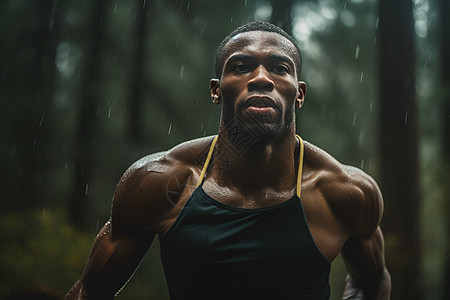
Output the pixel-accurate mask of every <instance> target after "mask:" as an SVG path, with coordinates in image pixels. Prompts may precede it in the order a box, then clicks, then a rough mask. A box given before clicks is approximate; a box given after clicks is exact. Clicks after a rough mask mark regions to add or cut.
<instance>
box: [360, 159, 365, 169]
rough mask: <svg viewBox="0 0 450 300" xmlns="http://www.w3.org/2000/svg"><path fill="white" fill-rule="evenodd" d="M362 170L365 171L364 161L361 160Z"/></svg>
mask: <svg viewBox="0 0 450 300" xmlns="http://www.w3.org/2000/svg"><path fill="white" fill-rule="evenodd" d="M360 169H361V170H363V169H364V159H362V160H361V167H360Z"/></svg>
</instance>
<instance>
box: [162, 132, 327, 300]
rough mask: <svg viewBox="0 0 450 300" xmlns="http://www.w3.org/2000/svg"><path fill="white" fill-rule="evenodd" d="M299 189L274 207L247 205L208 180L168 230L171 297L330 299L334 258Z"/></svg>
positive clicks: (165, 241) (166, 243)
mask: <svg viewBox="0 0 450 300" xmlns="http://www.w3.org/2000/svg"><path fill="white" fill-rule="evenodd" d="M298 138H299V139H300V155H299V168H298V179H297V194H296V195H294V196H293V197H292V198H291V199H289V200H287V201H285V202H283V203H280V204H277V205H273V206H270V207H264V208H258V209H243V208H237V207H232V206H228V205H225V204H223V203H221V202H218V201H216V200H214V199H213V198H211V197H209V196H208V195H207V194H206V193H205V192H204V191H203V189H202V187H201V183H202V182H203V178H204V175H205V172H206V169H207V167H208V164H209V161H210V159H211V156H212V152H213V150H214V145H215V142H216V141H217V137H216V138H215V139H214V141H213V143H212V144H211V148H210V151H209V154H208V157H207V159H206V162H205V165H204V167H203V170H202V173H201V175H200V179H199V181H198V184H197V188H196V189H195V191H194V192H193V193H192V195H191V196H190V198H189V200H188V201H187V202H186V204H185V206H184V207H183V209H182V211H181V213H180V215H179V216H178V218H177V219H176V221H175V222H174V224H172V226H171V227H170V229H169V230H168V231H167V233H166V234H165V235H164V236H160V243H161V258H162V262H163V266H164V272H165V274H166V279H167V284H168V288H169V295H170V299H172V300H178V299H210V300H214V299H230V300H231V299H299V300H301V299H315V300H322V299H329V297H330V287H329V284H328V278H329V274H330V262H329V261H328V259H327V258H326V257H325V256H324V255H323V254H322V253H321V252H320V250H319V248H318V247H317V245H316V244H315V242H314V240H313V238H312V236H311V233H310V231H309V227H308V224H307V222H306V219H305V214H304V212H303V207H302V204H301V201H300V192H301V174H302V165H303V141H302V140H301V138H300V137H298Z"/></svg>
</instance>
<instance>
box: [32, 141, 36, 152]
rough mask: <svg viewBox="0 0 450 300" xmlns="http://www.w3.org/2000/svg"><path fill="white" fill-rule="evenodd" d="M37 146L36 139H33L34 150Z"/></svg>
mask: <svg viewBox="0 0 450 300" xmlns="http://www.w3.org/2000/svg"><path fill="white" fill-rule="evenodd" d="M35 147H36V139H34V141H33V147H32V149H33V150H34V148H35Z"/></svg>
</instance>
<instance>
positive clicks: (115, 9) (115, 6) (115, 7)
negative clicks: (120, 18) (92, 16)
mask: <svg viewBox="0 0 450 300" xmlns="http://www.w3.org/2000/svg"><path fill="white" fill-rule="evenodd" d="M116 11H117V4H116V5H114V14H116Z"/></svg>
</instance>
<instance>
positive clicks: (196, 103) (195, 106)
mask: <svg viewBox="0 0 450 300" xmlns="http://www.w3.org/2000/svg"><path fill="white" fill-rule="evenodd" d="M199 100H200V97H197V101H196V102H195V105H194V109H195V108H197V105H198V101H199Z"/></svg>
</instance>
